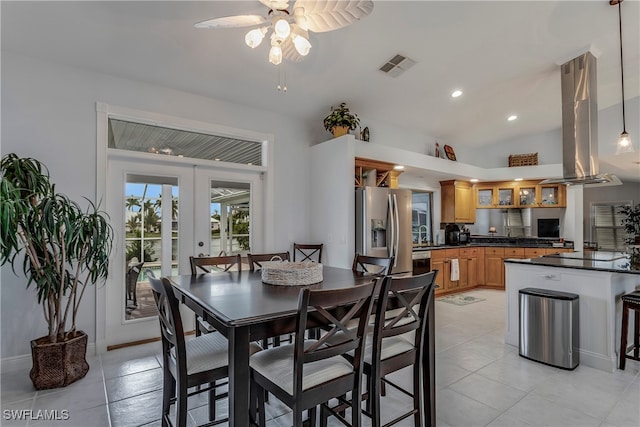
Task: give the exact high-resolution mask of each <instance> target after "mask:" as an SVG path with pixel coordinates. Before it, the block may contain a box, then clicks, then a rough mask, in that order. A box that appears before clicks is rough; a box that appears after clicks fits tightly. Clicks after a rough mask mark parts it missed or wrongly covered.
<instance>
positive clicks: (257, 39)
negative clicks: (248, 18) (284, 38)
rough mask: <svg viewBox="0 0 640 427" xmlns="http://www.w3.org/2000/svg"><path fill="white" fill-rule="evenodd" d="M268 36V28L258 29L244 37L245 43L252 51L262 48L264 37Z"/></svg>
mask: <svg viewBox="0 0 640 427" xmlns="http://www.w3.org/2000/svg"><path fill="white" fill-rule="evenodd" d="M265 34H267V27H262V28H256V29H254V30H251V31H249V32H248V33H247V35H246V36H245V37H244V42H245V43H246V44H247V46H249V47H250V48H252V49H255V48H256V47H258V46H260V43H262V40H263V39H264V35H265Z"/></svg>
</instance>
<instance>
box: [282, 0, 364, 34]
mask: <svg viewBox="0 0 640 427" xmlns="http://www.w3.org/2000/svg"><path fill="white" fill-rule="evenodd" d="M299 8H302V9H303V11H302V13H301V11H300V10H299ZM372 10H373V1H371V0H348V1H347V0H318V1H313V0H297V1H296V2H295V4H294V5H293V14H294V16H295V17H296V23H297V24H298V25H300V26H301V27H302V28H305V29H307V30H309V31H313V32H316V33H324V32H327V31H333V30H337V29H339V28H342V27H346V26H347V25H351V24H353V23H354V22H356V21H359V20H360V19H362V18H364V17H365V16H367V15H369V14H370V13H371V11H372Z"/></svg>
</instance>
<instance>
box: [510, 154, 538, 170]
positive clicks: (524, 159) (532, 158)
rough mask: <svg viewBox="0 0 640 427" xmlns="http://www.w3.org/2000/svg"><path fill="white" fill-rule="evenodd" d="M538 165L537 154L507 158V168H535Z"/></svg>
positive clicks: (515, 155)
mask: <svg viewBox="0 0 640 427" xmlns="http://www.w3.org/2000/svg"><path fill="white" fill-rule="evenodd" d="M537 164H538V153H530V154H511V155H510V156H509V167H510V168H511V167H514V166H536V165H537Z"/></svg>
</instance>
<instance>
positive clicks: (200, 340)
mask: <svg viewBox="0 0 640 427" xmlns="http://www.w3.org/2000/svg"><path fill="white" fill-rule="evenodd" d="M185 347H186V352H187V375H192V374H196V373H198V372H204V371H209V370H212V369H217V368H222V367H224V366H227V365H228V364H229V350H228V347H229V342H228V341H227V339H226V338H225V337H224V336H223V335H222V334H220V333H217V332H213V333H210V334H204V335H200V336H199V337H196V338H193V339H191V340H188V341H185ZM260 350H262V348H261V347H260V346H259V345H257V344H255V343H251V345H250V347H249V351H250V354H254V353H256V352H258V351H260Z"/></svg>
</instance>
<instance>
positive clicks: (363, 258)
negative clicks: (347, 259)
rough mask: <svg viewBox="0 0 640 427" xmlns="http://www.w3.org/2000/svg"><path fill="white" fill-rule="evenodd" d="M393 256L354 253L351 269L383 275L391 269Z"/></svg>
mask: <svg viewBox="0 0 640 427" xmlns="http://www.w3.org/2000/svg"><path fill="white" fill-rule="evenodd" d="M393 259H394V257H393V256H391V257H388V258H385V257H373V256H367V255H360V254H356V255H355V256H354V257H353V266H352V267H351V269H352V270H353V271H354V272H356V273H361V274H373V275H376V276H385V275H387V274H389V272H390V271H391V266H392V265H393Z"/></svg>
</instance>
